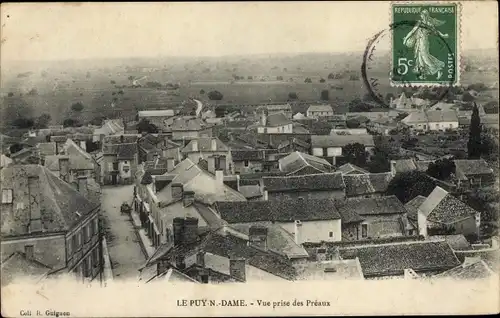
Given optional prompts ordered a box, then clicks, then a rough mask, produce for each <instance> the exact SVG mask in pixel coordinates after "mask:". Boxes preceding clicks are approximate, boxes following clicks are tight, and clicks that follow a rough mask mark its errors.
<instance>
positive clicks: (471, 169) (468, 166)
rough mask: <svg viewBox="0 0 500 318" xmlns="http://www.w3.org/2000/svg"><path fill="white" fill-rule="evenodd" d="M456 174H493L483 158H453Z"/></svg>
mask: <svg viewBox="0 0 500 318" xmlns="http://www.w3.org/2000/svg"><path fill="white" fill-rule="evenodd" d="M454 162H455V167H456V170H457V174H461V175H464V176H474V175H484V174H490V175H491V174H494V172H493V169H491V168H490V167H489V166H488V163H487V162H486V161H485V160H484V159H478V160H454Z"/></svg>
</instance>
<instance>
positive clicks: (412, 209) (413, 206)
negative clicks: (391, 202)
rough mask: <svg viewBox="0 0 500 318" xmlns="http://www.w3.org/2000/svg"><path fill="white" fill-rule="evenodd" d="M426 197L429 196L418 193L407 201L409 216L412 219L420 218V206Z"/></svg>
mask: <svg viewBox="0 0 500 318" xmlns="http://www.w3.org/2000/svg"><path fill="white" fill-rule="evenodd" d="M425 199H427V198H426V197H424V196H422V195H418V196H416V197H414V198H413V199H411V200H410V201H408V202H406V204H405V208H406V211H408V218H409V219H410V220H414V221H416V220H418V208H419V207H420V206H421V205H422V203H424V201H425Z"/></svg>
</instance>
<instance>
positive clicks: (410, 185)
mask: <svg viewBox="0 0 500 318" xmlns="http://www.w3.org/2000/svg"><path fill="white" fill-rule="evenodd" d="M435 187H436V182H435V181H434V180H432V179H431V178H430V177H429V176H428V175H427V174H425V173H424V172H422V171H418V170H414V171H408V172H402V173H398V174H397V175H396V176H395V177H394V178H393V179H392V180H391V182H389V186H388V187H387V194H388V195H395V196H396V197H397V198H398V199H399V200H400V201H401V202H403V203H406V202H408V201H410V200H411V199H413V198H414V197H416V196H418V195H422V196H424V197H427V196H428V195H429V194H431V192H432V190H434V188H435Z"/></svg>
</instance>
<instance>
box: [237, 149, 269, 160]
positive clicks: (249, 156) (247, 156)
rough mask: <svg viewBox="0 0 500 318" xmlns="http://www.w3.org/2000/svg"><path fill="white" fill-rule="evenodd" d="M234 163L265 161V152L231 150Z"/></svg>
mask: <svg viewBox="0 0 500 318" xmlns="http://www.w3.org/2000/svg"><path fill="white" fill-rule="evenodd" d="M231 157H232V158H233V161H244V160H249V161H261V160H264V152H263V151H262V150H231Z"/></svg>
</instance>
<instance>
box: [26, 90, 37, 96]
mask: <svg viewBox="0 0 500 318" xmlns="http://www.w3.org/2000/svg"><path fill="white" fill-rule="evenodd" d="M26 95H29V96H36V95H38V91H37V90H36V88H32V89H30V91H29V92H28V93H27V94H26Z"/></svg>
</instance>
